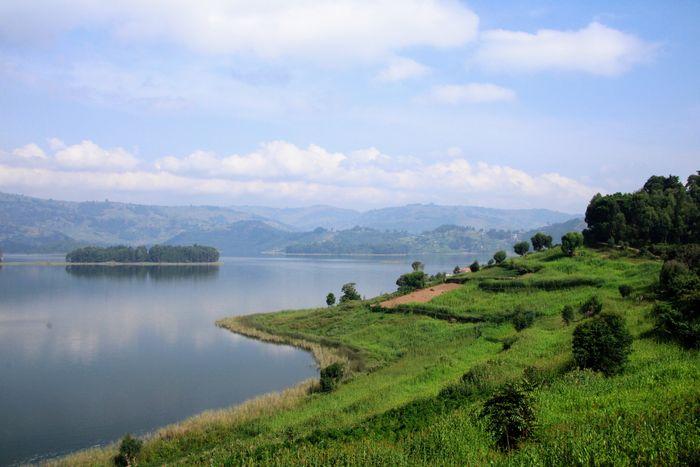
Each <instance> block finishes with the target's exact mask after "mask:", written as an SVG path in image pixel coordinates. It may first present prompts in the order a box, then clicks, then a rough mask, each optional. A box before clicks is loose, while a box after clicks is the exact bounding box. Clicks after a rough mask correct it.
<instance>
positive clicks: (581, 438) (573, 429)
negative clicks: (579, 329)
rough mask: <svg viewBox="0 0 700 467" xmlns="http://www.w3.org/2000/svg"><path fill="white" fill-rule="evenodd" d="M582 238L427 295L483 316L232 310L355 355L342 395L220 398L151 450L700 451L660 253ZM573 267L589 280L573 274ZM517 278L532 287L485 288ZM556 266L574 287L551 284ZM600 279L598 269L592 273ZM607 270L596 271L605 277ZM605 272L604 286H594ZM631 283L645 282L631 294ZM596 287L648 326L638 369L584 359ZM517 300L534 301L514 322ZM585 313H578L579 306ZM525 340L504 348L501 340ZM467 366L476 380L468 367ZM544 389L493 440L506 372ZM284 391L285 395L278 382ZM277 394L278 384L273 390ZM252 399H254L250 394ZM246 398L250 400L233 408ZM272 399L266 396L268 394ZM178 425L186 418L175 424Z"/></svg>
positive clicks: (401, 453)
mask: <svg viewBox="0 0 700 467" xmlns="http://www.w3.org/2000/svg"><path fill="white" fill-rule="evenodd" d="M615 256H620V255H619V254H617V253H616V254H611V253H609V252H606V251H594V250H588V249H583V250H582V251H581V252H580V254H579V255H577V256H575V257H572V258H569V257H565V256H563V255H561V254H560V253H559V251H558V250H550V251H546V252H543V253H536V254H531V255H528V256H526V257H524V258H519V259H515V260H514V261H513V264H514V265H515V266H517V267H520V268H525V269H527V270H530V271H536V272H529V273H525V274H523V275H520V276H518V275H515V274H513V269H510V268H509V266H508V265H504V266H503V267H493V268H487V269H482V270H481V271H479V272H477V273H472V274H470V275H469V277H468V279H467V280H466V281H465V282H464V284H463V285H462V286H461V287H460V288H458V289H456V290H454V291H451V292H448V293H445V294H443V295H441V296H439V297H436V298H435V299H433V300H432V301H431V302H429V303H427V304H421V306H428V307H434V308H435V309H442V310H449V312H450V313H452V314H454V315H458V316H473V317H479V319H480V321H478V322H459V321H456V322H452V321H451V320H449V319H436V318H434V317H430V316H425V315H424V314H421V312H420V310H419V309H418V308H416V312H415V313H413V312H410V310H407V312H403V313H390V312H382V311H379V310H377V309H376V308H375V307H371V306H370V303H371V302H372V301H369V302H357V303H351V304H347V305H343V306H337V307H330V308H318V309H309V310H293V311H283V312H278V313H267V314H256V315H249V316H245V317H237V318H227V319H224V320H221V321H219V323H218V324H219V325H221V326H223V327H226V328H228V329H231V330H233V331H235V332H239V333H241V334H244V335H248V336H252V337H256V338H260V339H262V340H267V341H269V342H277V343H285V344H292V345H297V346H299V347H301V348H305V349H307V350H310V351H311V352H312V353H313V354H314V356H315V358H316V360H317V361H318V362H319V363H320V364H321V365H323V366H325V364H326V363H328V362H331V361H339V360H340V361H344V362H347V364H348V365H349V366H350V367H351V368H352V370H353V372H352V374H351V376H350V377H349V378H348V379H347V380H346V381H345V382H344V383H343V384H341V385H340V386H339V387H338V389H337V390H335V391H333V392H332V393H328V394H321V393H316V392H313V391H310V390H311V389H312V387H313V384H312V383H309V385H308V386H307V387H305V388H304V389H298V390H296V391H295V392H293V393H292V394H293V395H290V396H288V397H282V398H281V399H282V400H284V402H283V403H282V402H277V403H270V404H269V407H268V406H267V404H266V403H263V404H262V405H263V406H265V410H264V411H260V412H255V411H252V412H249V414H250V415H248V416H245V417H243V416H241V417H238V416H234V417H229V418H227V417H225V416H223V415H216V414H217V413H218V412H221V411H214V412H210V413H208V414H209V415H207V416H204V415H202V416H199V417H195V418H193V419H190V420H189V421H186V422H183V424H181V425H180V428H177V429H175V428H171V430H170V431H169V432H168V435H167V436H165V435H163V434H162V432H159V433H161V434H160V435H158V434H156V435H154V436H152V437H151V438H149V439H147V440H146V443H145V445H144V450H143V452H142V454H141V456H140V458H139V463H140V465H162V464H170V463H183V464H210V465H211V464H215V465H220V464H228V465H241V464H242V465H251V464H265V465H290V464H301V465H320V464H346V465H347V464H370V463H371V464H377V465H415V464H434V465H454V464H460V465H471V464H485V463H494V464H498V465H533V464H534V465H554V464H557V465H558V464H571V465H583V464H595V465H601V464H616V465H617V464H620V465H630V464H655V465H661V464H665V465H674V464H675V465H679V464H692V463H696V464H697V463H699V462H700V455H699V454H698V453H700V387H699V386H698V383H697V381H700V358H698V357H699V356H698V352H697V351H690V350H684V349H682V348H680V347H678V346H676V345H674V344H672V343H667V342H660V341H657V340H654V339H653V338H650V337H646V336H647V335H648V331H649V330H650V329H651V327H652V323H651V321H650V319H649V317H648V313H649V311H650V310H651V308H652V306H653V300H651V297H652V295H651V293H650V290H651V287H652V285H653V284H654V282H655V281H656V278H657V276H658V271H659V268H660V262H658V261H652V260H646V259H636V258H627V257H624V256H620V257H615ZM572 278H579V279H586V280H584V281H581V283H582V284H586V285H580V286H579V285H575V283H576V281H572V280H571V279H572ZM494 280H507V281H517V282H521V283H522V284H523V285H522V286H517V288H512V289H508V290H502V291H492V290H484V289H482V288H481V287H479V283H481V282H484V281H494ZM542 281H550V283H551V281H555V282H556V281H561V283H562V284H568V285H567V286H566V287H565V288H556V287H555V288H551V289H543V288H539V287H538V286H537V284H538V283H542ZM586 281H588V283H586ZM593 281H595V282H593ZM593 283H595V284H596V285H590V284H593ZM621 284H628V285H631V286H632V287H633V288H634V292H633V295H632V296H631V297H628V298H626V299H623V298H622V297H620V294H619V292H618V286H619V285H621ZM594 294H595V295H598V296H599V297H600V298H601V300H602V302H603V305H604V309H605V310H608V311H615V312H618V313H620V314H621V315H622V316H623V317H624V319H625V321H626V323H627V326H628V328H629V329H630V331H631V332H632V334H633V335H634V337H635V340H634V344H633V352H632V354H631V356H630V361H629V363H628V365H627V367H626V369H625V371H624V372H623V373H622V374H621V375H618V376H614V377H609V378H606V377H604V376H602V375H600V374H596V373H592V372H590V371H580V370H576V369H574V368H573V364H572V359H571V350H570V343H571V333H572V331H573V329H574V327H575V323H574V324H572V325H570V326H566V325H564V323H563V322H562V320H561V318H560V316H559V313H560V311H561V308H562V307H563V306H564V305H567V304H569V305H572V306H574V307H575V308H578V305H579V304H580V303H582V302H584V301H585V300H586V299H588V298H589V297H590V296H591V295H594ZM516 306H523V307H525V308H526V309H529V310H532V311H535V312H536V313H537V319H536V320H535V322H534V324H533V326H532V327H530V328H527V329H525V330H523V331H522V332H516V331H515V330H514V328H513V326H512V324H510V322H509V321H508V320H507V316H508V313H510V312H512V310H513V309H514V308H515V307H516ZM579 319H580V318H579ZM506 340H509V341H511V342H512V345H511V346H510V347H509V348H508V349H507V350H506V349H505V347H504V345H503V343H504V342H505V341H506ZM465 373H469V374H470V377H469V378H467V382H460V381H461V378H462V375H464V374H465ZM525 374H526V375H528V377H529V378H530V379H535V380H537V381H538V385H537V387H536V389H535V390H534V391H533V399H534V405H535V413H536V418H537V428H536V433H535V436H534V437H533V438H532V439H531V440H529V441H527V442H525V443H524V444H523V445H522V447H521V448H520V449H519V450H517V451H513V452H509V453H504V452H501V451H499V450H497V449H495V447H494V445H493V442H492V440H491V439H490V438H489V437H488V435H487V434H486V432H485V430H484V426H483V423H482V421H481V420H480V419H479V418H478V416H477V414H478V412H479V410H480V408H481V406H482V404H483V402H484V400H485V399H486V398H488V396H489V395H490V394H491V393H492V391H493V390H494V389H495V388H497V387H498V386H500V385H501V384H503V383H506V382H509V381H514V380H518V379H520V378H522V377H523V375H525ZM270 397H271V396H270ZM274 400H277V399H274ZM239 407H240V406H239ZM229 410H231V411H233V412H232V413H237V412H236V410H237V409H236V408H232V409H229ZM260 410H262V409H260ZM176 426H177V425H176ZM114 449H115V448H114V447H109V448H105V449H101V450H91V451H87V452H83V453H78V454H75V455H73V456H71V457H68V458H65V459H63V460H62V462H64V463H66V464H65V465H78V464H81V465H86V464H89V465H100V464H105V463H106V462H108V460H109V459H110V456H111V455H113V454H114Z"/></svg>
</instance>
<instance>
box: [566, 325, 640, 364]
mask: <svg viewBox="0 0 700 467" xmlns="http://www.w3.org/2000/svg"><path fill="white" fill-rule="evenodd" d="M572 351H573V355H574V360H575V361H576V364H577V365H578V367H579V368H590V369H592V370H595V371H600V372H602V373H604V374H605V375H608V376H610V375H614V374H616V373H619V372H620V371H622V368H623V366H624V364H625V363H626V362H627V358H628V356H629V354H630V352H631V351H632V336H631V335H630V333H629V331H628V330H627V327H626V326H625V322H624V320H623V319H622V318H621V317H620V316H618V315H614V314H610V313H602V314H600V315H598V316H596V317H594V318H593V319H591V320H588V321H585V322H583V323H581V324H579V325H578V326H576V329H574V337H573V340H572Z"/></svg>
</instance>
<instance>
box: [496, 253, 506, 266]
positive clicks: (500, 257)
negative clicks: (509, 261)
mask: <svg viewBox="0 0 700 467" xmlns="http://www.w3.org/2000/svg"><path fill="white" fill-rule="evenodd" d="M493 260H494V261H495V262H496V264H501V263H502V262H503V261H505V260H506V252H505V251H503V250H499V251H497V252H495V253H494V254H493Z"/></svg>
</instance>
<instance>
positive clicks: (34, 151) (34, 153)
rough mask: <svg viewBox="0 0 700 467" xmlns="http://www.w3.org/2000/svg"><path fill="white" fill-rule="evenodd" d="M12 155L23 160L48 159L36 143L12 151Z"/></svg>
mask: <svg viewBox="0 0 700 467" xmlns="http://www.w3.org/2000/svg"><path fill="white" fill-rule="evenodd" d="M12 155H13V156H15V157H21V158H22V159H46V154H45V153H44V150H43V149H41V148H40V147H39V146H37V145H36V144H34V143H29V144H26V145H24V146H22V147H21V148H17V149H15V150H14V151H12Z"/></svg>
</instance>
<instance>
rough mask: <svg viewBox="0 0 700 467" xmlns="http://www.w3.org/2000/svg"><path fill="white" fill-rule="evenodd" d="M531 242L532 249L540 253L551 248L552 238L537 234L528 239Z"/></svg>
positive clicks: (541, 233) (542, 233)
mask: <svg viewBox="0 0 700 467" xmlns="http://www.w3.org/2000/svg"><path fill="white" fill-rule="evenodd" d="M530 242H532V249H533V250H535V251H542V250H544V249H545V248H552V236H551V235H547V234H545V233H544V232H537V233H536V234H535V235H533V236H532V237H531V238H530Z"/></svg>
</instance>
